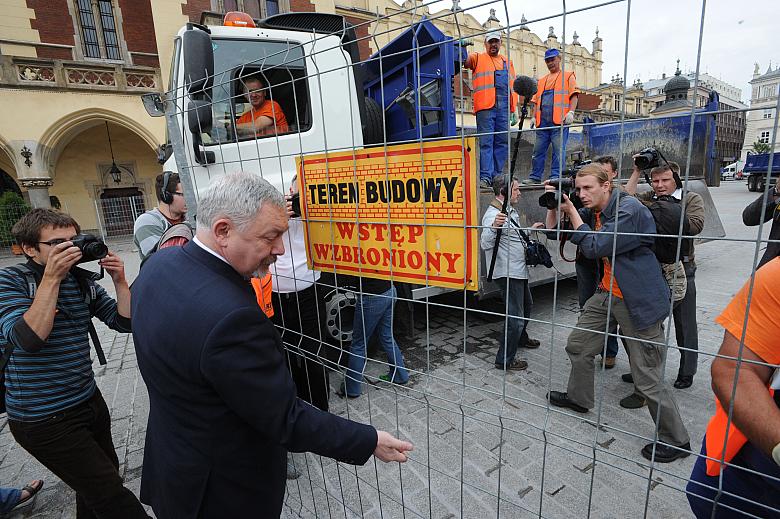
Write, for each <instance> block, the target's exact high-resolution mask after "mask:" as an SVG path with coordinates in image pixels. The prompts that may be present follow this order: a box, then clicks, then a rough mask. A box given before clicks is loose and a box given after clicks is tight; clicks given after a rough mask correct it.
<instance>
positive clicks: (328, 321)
mask: <svg viewBox="0 0 780 519" xmlns="http://www.w3.org/2000/svg"><path fill="white" fill-rule="evenodd" d="M324 299H325V330H326V331H327V334H328V336H329V337H330V338H331V339H335V340H336V341H337V342H339V343H341V342H351V341H352V321H353V319H354V318H355V303H356V302H357V297H356V296H355V293H354V292H352V291H350V290H345V289H343V288H339V289H334V290H332V291H331V292H329V293H328V294H326V295H325V298H324Z"/></svg>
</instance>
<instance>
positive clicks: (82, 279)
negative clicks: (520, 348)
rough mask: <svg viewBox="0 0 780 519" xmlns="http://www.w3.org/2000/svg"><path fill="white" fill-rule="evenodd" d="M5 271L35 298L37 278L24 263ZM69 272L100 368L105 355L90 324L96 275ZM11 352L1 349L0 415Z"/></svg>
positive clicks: (93, 310)
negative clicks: (80, 298)
mask: <svg viewBox="0 0 780 519" xmlns="http://www.w3.org/2000/svg"><path fill="white" fill-rule="evenodd" d="M7 269H8V270H10V271H11V272H13V273H15V274H16V275H17V276H20V277H23V278H24V279H25V281H26V283H27V295H28V296H29V297H30V299H33V298H34V297H35V292H36V291H37V290H38V278H37V276H36V274H35V272H33V270H32V269H31V268H30V267H28V266H27V264H26V263H19V264H18V265H14V266H12V267H7ZM71 272H72V273H73V275H74V276H75V277H76V280H77V281H78V283H79V286H80V287H81V293H82V294H84V302H85V303H87V306H88V307H89V314H90V319H89V325H88V328H89V336H90V338H91V339H92V345H93V346H94V347H95V353H96V354H97V358H98V362H99V363H100V365H101V366H105V365H106V355H105V353H104V352H103V347H102V346H101V344H100V338H99V337H98V334H97V330H95V325H94V323H93V322H92V316H93V315H94V314H95V303H96V301H97V288H96V285H95V280H96V278H97V276H98V274H95V273H94V272H89V271H88V270H84V269H81V268H78V267H76V268H74V269H72V270H71ZM13 350H14V345H13V344H12V343H10V342H9V343H8V344H6V345H5V348H3V353H2V357H0V413H5V367H6V365H7V364H8V361H9V360H10V359H11V354H13Z"/></svg>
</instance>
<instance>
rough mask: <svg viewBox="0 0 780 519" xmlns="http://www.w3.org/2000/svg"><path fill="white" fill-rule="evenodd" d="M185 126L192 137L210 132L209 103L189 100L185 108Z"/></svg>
mask: <svg viewBox="0 0 780 519" xmlns="http://www.w3.org/2000/svg"><path fill="white" fill-rule="evenodd" d="M187 125H188V126H189V127H190V131H191V132H192V134H193V135H200V134H201V133H208V132H210V131H211V101H206V100H202V99H190V102H189V106H188V107H187Z"/></svg>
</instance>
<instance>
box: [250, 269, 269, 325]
mask: <svg viewBox="0 0 780 519" xmlns="http://www.w3.org/2000/svg"><path fill="white" fill-rule="evenodd" d="M251 281H252V288H253V289H254V290H255V296H257V304H258V305H260V308H261V309H262V310H263V313H265V315H267V316H268V318H269V319H270V318H271V317H273V316H274V305H273V303H272V302H271V289H272V288H273V281H272V280H271V273H270V272H269V273H268V274H266V275H265V276H263V278H262V279H260V278H252V279H251Z"/></svg>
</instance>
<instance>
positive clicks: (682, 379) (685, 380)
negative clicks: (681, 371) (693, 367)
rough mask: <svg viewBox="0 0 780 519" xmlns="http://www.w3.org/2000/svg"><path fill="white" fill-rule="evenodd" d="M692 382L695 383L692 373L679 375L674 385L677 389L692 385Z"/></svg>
mask: <svg viewBox="0 0 780 519" xmlns="http://www.w3.org/2000/svg"><path fill="white" fill-rule="evenodd" d="M691 384H693V376H692V375H685V376H679V377H677V380H675V381H674V387H675V388H677V389H687V388H689V387H691Z"/></svg>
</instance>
